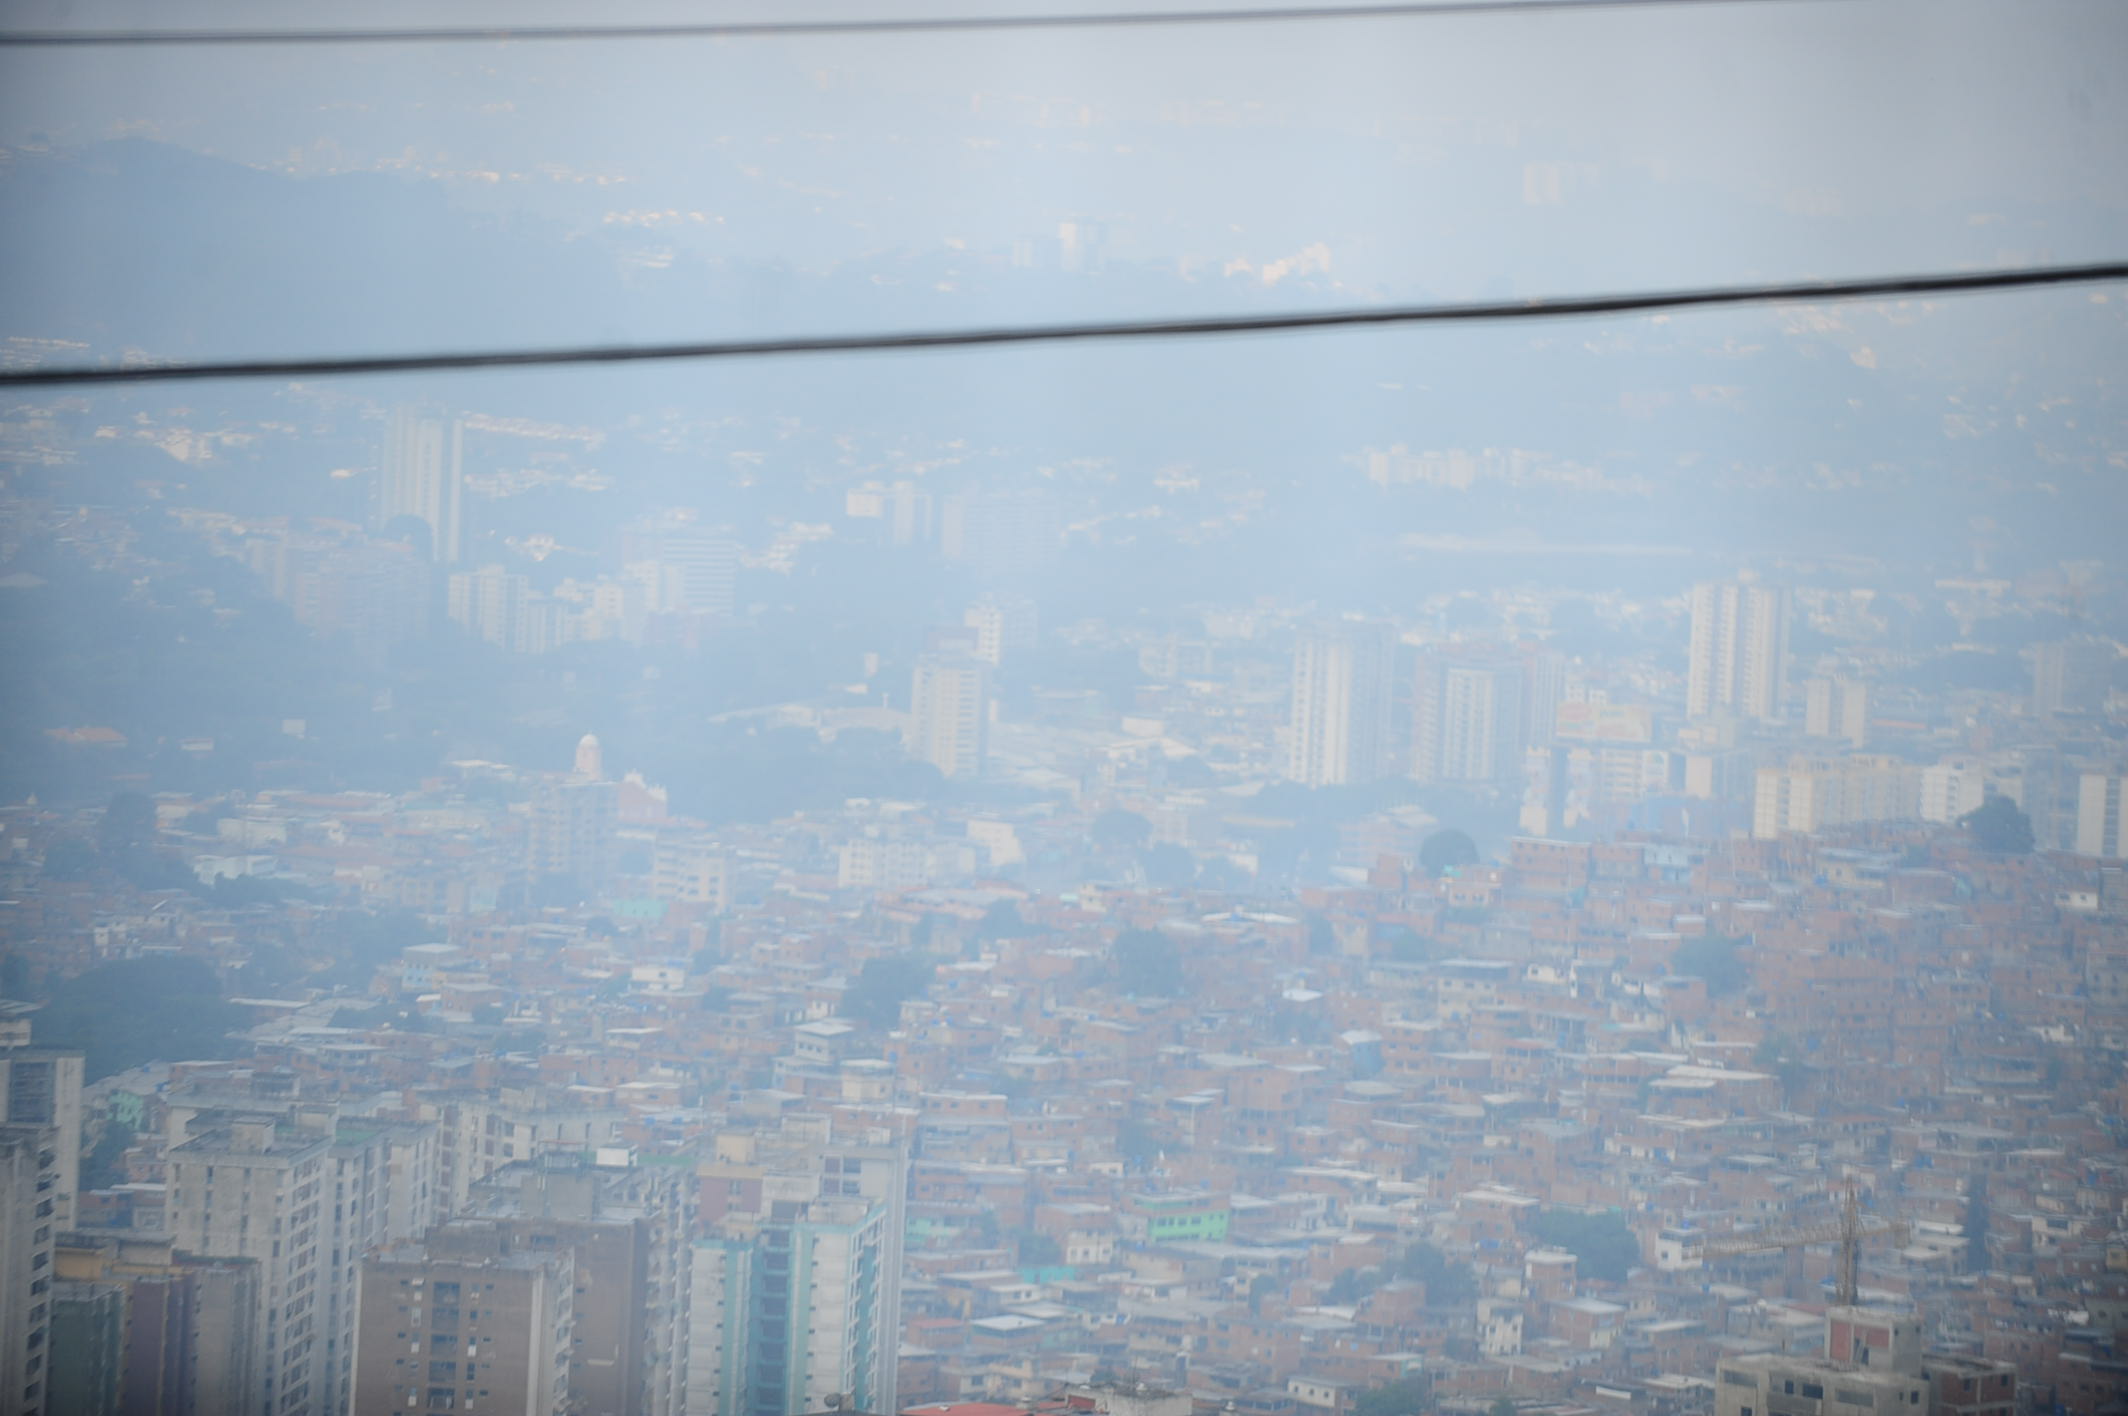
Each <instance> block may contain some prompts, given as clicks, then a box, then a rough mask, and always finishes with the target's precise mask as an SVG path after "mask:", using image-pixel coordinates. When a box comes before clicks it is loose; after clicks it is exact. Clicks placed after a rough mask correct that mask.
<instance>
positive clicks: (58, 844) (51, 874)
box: [44, 836, 97, 880]
mask: <svg viewBox="0 0 2128 1416" xmlns="http://www.w3.org/2000/svg"><path fill="white" fill-rule="evenodd" d="M96 865H97V860H96V851H95V849H94V848H93V847H91V846H90V845H89V843H88V842H87V841H84V840H82V839H81V837H79V836H61V837H59V838H58V839H57V840H55V841H53V842H52V843H51V844H50V845H49V846H46V847H45V848H44V876H45V879H47V880H86V879H88V878H89V876H90V875H91V874H93V873H94V872H95V870H96Z"/></svg>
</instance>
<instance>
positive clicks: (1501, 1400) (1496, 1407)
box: [1485, 1396, 1518, 1416]
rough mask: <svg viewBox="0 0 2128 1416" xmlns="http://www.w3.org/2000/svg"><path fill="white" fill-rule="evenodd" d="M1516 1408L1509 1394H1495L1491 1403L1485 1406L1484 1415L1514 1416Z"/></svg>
mask: <svg viewBox="0 0 2128 1416" xmlns="http://www.w3.org/2000/svg"><path fill="white" fill-rule="evenodd" d="M1517 1409H1518V1408H1517V1407H1516V1405H1515V1399H1514V1398H1513V1397H1511V1396H1496V1397H1494V1398H1493V1404H1492V1405H1490V1406H1488V1407H1486V1408H1485V1416H1515V1412H1516V1410H1517Z"/></svg>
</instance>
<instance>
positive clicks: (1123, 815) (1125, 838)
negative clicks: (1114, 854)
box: [1091, 807, 1153, 851]
mask: <svg viewBox="0 0 2128 1416" xmlns="http://www.w3.org/2000/svg"><path fill="white" fill-rule="evenodd" d="M1091 833H1092V836H1093V841H1094V844H1095V845H1096V846H1099V847H1100V848H1101V849H1102V850H1104V851H1135V850H1142V849H1144V847H1145V843H1146V842H1147V841H1149V840H1151V839H1152V837H1153V823H1152V822H1150V821H1148V820H1146V819H1145V818H1144V817H1143V816H1140V815H1139V814H1138V813H1137V812H1135V811H1125V810H1123V808H1121V807H1110V808H1109V809H1108V810H1106V811H1104V812H1102V813H1101V814H1100V815H1099V816H1096V817H1095V818H1094V824H1093V827H1092V832H1091Z"/></svg>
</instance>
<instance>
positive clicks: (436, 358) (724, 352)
mask: <svg viewBox="0 0 2128 1416" xmlns="http://www.w3.org/2000/svg"><path fill="white" fill-rule="evenodd" d="M2114 280H2128V261H2107V262H2102V263H2099V264H2095V265H2072V266H2031V267H2017V268H2012V269H2008V270H1984V271H1964V272H1952V273H1948V274H1939V275H1892V276H1872V277H1866V278H1863V279H1856V280H1822V281H1802V282H1797V283H1791V284H1781V285H1721V286H1714V287H1711V288H1707V289H1701V290H1652V291H1642V292H1628V293H1623V294H1610V295H1567V296H1561V297H1558V298H1554V299H1534V300H1486V301H1478V302H1474V303H1469V304H1447V305H1384V306H1381V307H1379V308H1375V309H1356V310H1296V311H1292V312H1289V313H1286V314H1272V315H1212V316H1205V317H1201V318H1186V319H1165V320H1107V321H1096V322H1092V323H1088V324H1050V325H1006V326H1000V327H997V328H992V329H942V330H911V331H907V332H904V333H901V334H824V335H799V336H795V337H788V338H779V339H731V340H710V341H705V342H702V343H693V344H609V345H582V346H575V347H565V348H556V349H495V350H471V351H466V352H463V353H457V354H358V355H354V356H351V357H346V358H332V359H232V360H227V361H221V362H209V363H195V364H149V365H137V366H133V367H119V368H96V367H80V368H62V369H25V370H9V371H5V372H0V388H37V387H52V386H55V385H60V384H111V383H166V382H170V381H172V380H177V379H222V378H232V379H258V378H310V377H317V376H326V375H333V374H394V373H414V372H421V371H428V370H437V369H507V368H529V367H537V366H544V365H554V364H635V363H646V362H651V361H656V360H673V359H742V358H763V357H767V356H770V355H777V354H857V353H864V352H868V351H872V350H883V349H956V348H967V347H971V346H978V345H990V344H1055V343H1062V342H1064V341H1068V340H1084V339H1173V338H1184V337H1190V336H1196V335H1219V334H1264V333H1270V332H1273V331H1281V330H1296V329H1344V328H1351V327H1353V326H1360V325H1407V324H1477V323H1487V322H1493V321H1499V320H1532V319H1536V320H1547V319H1560V318H1564V317H1566V316H1574V315H1625V314H1640V313H1644V312H1647V311H1651V310H1676V309H1688V308H1692V307H1695V306H1706V305H1763V304H1776V303H1778V304H1813V303H1816V302H1819V301H1825V300H1861V299H1870V298H1874V297H1880V296H1908V295H1955V294H1960V293H1964V292H1968V291H1975V290H2013V289H2021V288H2024V287H2028V286H2041V285H2076V284H2089V283H2092V282H2096V281H2114Z"/></svg>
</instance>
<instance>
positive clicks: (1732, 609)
mask: <svg viewBox="0 0 2128 1416" xmlns="http://www.w3.org/2000/svg"><path fill="white" fill-rule="evenodd" d="M1788 616H1789V602H1788V592H1787V591H1786V590H1784V589H1780V588H1778V587H1775V586H1769V585H1761V584H1759V583H1757V582H1756V581H1754V580H1749V579H1745V580H1735V581H1707V582H1705V583H1703V584H1699V585H1695V586H1693V587H1692V644H1691V650H1690V664H1689V670H1690V671H1689V678H1688V681H1687V685H1686V690H1685V714H1686V716H1687V717H1691V718H1710V717H1713V716H1715V715H1716V714H1719V713H1732V714H1735V715H1736V716H1738V717H1741V718H1756V719H1758V720H1760V721H1761V722H1773V721H1776V720H1778V719H1779V718H1780V716H1781V708H1782V699H1783V697H1784V696H1785V691H1786V690H1785V685H1786V680H1787V675H1788Z"/></svg>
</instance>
